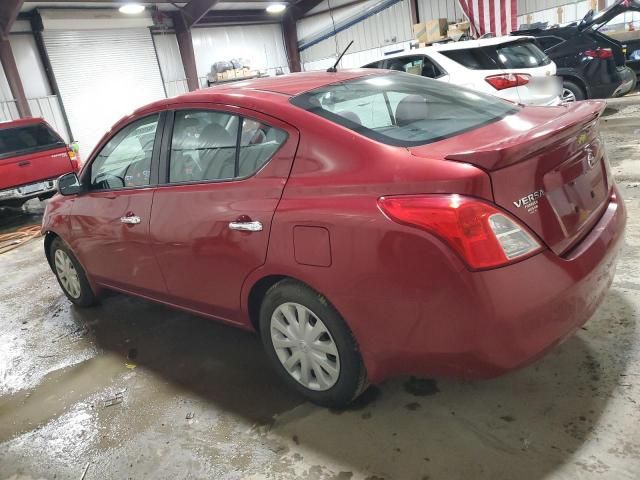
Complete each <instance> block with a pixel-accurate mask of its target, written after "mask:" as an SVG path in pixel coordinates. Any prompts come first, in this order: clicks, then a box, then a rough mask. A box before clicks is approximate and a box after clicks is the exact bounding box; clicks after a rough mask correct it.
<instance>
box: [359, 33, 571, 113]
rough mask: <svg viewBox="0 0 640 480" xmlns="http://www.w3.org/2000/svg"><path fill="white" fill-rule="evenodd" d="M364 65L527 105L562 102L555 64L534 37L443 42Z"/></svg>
mask: <svg viewBox="0 0 640 480" xmlns="http://www.w3.org/2000/svg"><path fill="white" fill-rule="evenodd" d="M364 67H365V68H384V69H388V70H399V71H403V72H407V73H414V74H417V75H422V76H423V77H429V78H434V79H436V80H440V81H443V82H448V83H452V84H455V85H460V86H462V87H467V88H471V89H473V90H478V91H481V92H484V93H489V94H492V95H495V96H497V97H501V98H504V99H505V100H510V101H512V102H516V103H521V104H525V105H558V104H559V103H561V98H560V94H561V85H562V82H561V79H560V78H559V77H556V64H555V63H554V62H553V61H551V60H550V59H549V57H547V56H546V55H545V54H544V52H543V51H542V50H540V48H538V46H537V45H536V43H535V39H534V38H533V37H517V38H514V37H496V38H487V39H481V40H469V41H465V42H451V43H443V44H439V45H433V46H430V47H423V48H418V49H411V50H409V51H404V52H401V53H396V54H393V55H388V56H386V57H384V58H382V59H380V60H377V61H375V62H372V63H368V64H367V65H364Z"/></svg>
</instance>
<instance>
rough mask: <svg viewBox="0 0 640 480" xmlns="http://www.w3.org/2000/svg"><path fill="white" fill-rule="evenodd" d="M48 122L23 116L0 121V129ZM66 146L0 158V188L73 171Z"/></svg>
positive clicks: (16, 185)
mask: <svg viewBox="0 0 640 480" xmlns="http://www.w3.org/2000/svg"><path fill="white" fill-rule="evenodd" d="M38 124H45V125H47V126H48V127H49V128H51V127H50V126H49V124H47V122H45V121H44V120H43V119H41V118H24V119H21V120H12V121H10V122H3V123H0V130H5V129H10V128H18V127H23V126H28V125H38ZM67 151H68V149H67V147H66V146H62V147H56V148H52V149H47V150H42V151H37V152H32V153H25V154H23V155H16V156H12V157H8V158H4V159H2V160H0V172H1V174H0V190H3V189H6V188H11V187H18V186H20V185H27V184H29V183H34V182H39V181H41V180H48V179H51V178H57V177H59V176H60V175H63V174H65V173H69V172H72V171H74V169H73V165H72V164H71V160H70V159H69V155H68V153H67Z"/></svg>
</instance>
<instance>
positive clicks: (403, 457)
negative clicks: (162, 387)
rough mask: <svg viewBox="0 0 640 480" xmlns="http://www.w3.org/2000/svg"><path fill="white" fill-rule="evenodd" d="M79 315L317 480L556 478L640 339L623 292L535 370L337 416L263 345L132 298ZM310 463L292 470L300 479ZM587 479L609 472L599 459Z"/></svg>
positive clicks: (409, 388)
mask: <svg viewBox="0 0 640 480" xmlns="http://www.w3.org/2000/svg"><path fill="white" fill-rule="evenodd" d="M72 315H74V316H75V320H76V321H77V322H78V323H79V324H84V325H86V326H87V327H88V328H89V330H90V332H91V335H92V336H93V337H94V338H95V342H96V343H97V345H98V346H99V347H101V348H103V349H105V350H108V351H110V352H113V353H116V354H117V355H120V356H121V357H122V360H123V361H133V362H135V363H137V364H138V365H139V366H143V367H145V368H146V369H148V370H150V371H153V372H154V373H156V374H157V375H159V376H160V377H161V378H163V379H164V380H165V381H167V382H171V383H172V384H173V385H175V386H177V387H179V388H180V389H185V390H188V391H191V392H193V393H195V394H197V395H198V396H200V397H201V398H202V399H204V400H205V401H206V402H207V403H209V404H210V405H211V406H212V407H213V408H215V409H222V410H225V411H229V412H232V413H233V414H234V415H237V416H238V417H241V418H245V419H247V420H249V421H251V422H257V423H259V424H264V425H270V426H271V428H272V430H271V432H270V433H269V436H270V437H271V438H272V439H274V438H275V439H280V440H282V439H285V440H287V441H292V442H293V443H292V448H293V449H298V450H301V451H303V450H306V451H308V452H314V453H313V455H320V456H321V457H323V458H324V460H318V462H319V464H318V466H317V470H316V471H315V472H313V471H307V472H305V476H306V477H307V478H330V477H327V476H326V475H324V474H323V471H324V470H323V469H324V468H325V467H324V466H323V465H322V463H323V462H324V464H325V465H326V463H331V464H333V463H336V464H339V465H344V464H346V465H350V466H352V469H353V471H355V472H362V471H373V472H376V473H378V474H381V475H384V477H386V478H393V479H403V478H478V477H485V478H487V477H490V478H516V476H517V477H519V478H521V479H540V478H544V477H545V476H546V475H547V474H549V473H550V472H553V471H555V470H557V469H558V468H560V467H561V466H562V465H563V464H565V463H567V462H571V457H572V454H573V453H574V452H576V451H577V450H578V449H579V448H580V447H581V445H582V444H583V443H584V442H585V440H587V438H588V437H589V436H590V435H593V430H594V426H595V425H596V423H597V422H598V420H599V418H600V416H601V414H602V412H603V410H604V409H605V408H606V407H607V404H608V401H609V399H610V397H611V395H612V393H613V391H614V390H615V389H616V388H621V387H620V382H621V378H622V377H621V375H622V372H623V371H624V369H625V366H626V363H627V359H628V350H629V349H630V348H631V341H632V338H633V336H634V335H633V333H634V328H635V323H634V321H633V319H632V317H633V313H632V307H631V306H630V305H629V304H628V303H627V302H626V300H625V299H624V298H623V297H622V296H621V295H620V294H618V293H617V292H616V291H612V292H611V293H610V294H609V295H608V297H607V299H606V301H605V304H604V305H603V306H602V307H601V309H600V310H599V312H598V313H597V314H596V316H595V317H594V319H592V321H591V322H589V323H588V324H587V326H586V327H585V329H583V330H582V331H580V332H579V334H578V335H576V336H574V337H572V338H570V339H569V340H568V341H567V342H566V343H564V344H563V345H561V346H560V347H558V348H556V349H555V350H554V351H552V352H551V353H550V354H549V355H548V356H547V357H545V358H544V359H542V360H541V361H539V362H537V363H536V364H534V365H532V366H530V367H528V368H526V369H524V370H521V371H519V372H514V373H512V374H510V375H507V376H505V377H502V378H499V379H495V380H490V381H450V380H441V381H438V382H437V383H436V382H433V381H425V380H418V379H403V380H398V381H393V382H389V383H387V384H385V385H383V386H381V387H372V388H371V389H370V390H369V391H368V392H367V393H366V394H365V396H364V398H363V399H362V400H361V401H359V402H357V403H356V405H355V406H354V407H353V408H351V409H348V410H345V411H342V412H336V411H329V410H326V409H321V408H318V407H315V406H313V405H311V404H309V403H304V402H303V401H302V399H301V398H299V397H298V396H297V395H296V394H294V393H292V392H290V391H289V390H287V389H286V388H285V386H284V385H283V384H282V383H281V382H280V381H279V380H278V378H277V377H276V375H274V374H273V372H272V371H271V369H270V367H269V366H268V364H267V359H266V357H265V355H264V354H263V353H262V349H261V345H260V342H259V339H258V338H257V337H255V336H253V335H251V334H248V333H245V332H242V331H240V330H236V329H234V328H231V327H227V326H224V325H220V324H217V323H215V322H211V321H209V320H205V319H200V318H196V317H193V316H190V315H186V314H182V313H176V312H173V311H171V310H167V309H165V308H164V307H162V306H159V305H155V304H152V303H149V302H145V301H142V300H138V299H133V298H128V297H125V296H121V295H113V296H109V297H107V298H106V299H104V301H103V303H102V304H101V305H100V306H99V307H98V308H95V309H91V310H76V309H73V310H72ZM127 359H128V360H127ZM294 407H297V408H294ZM274 415H276V416H278V417H277V421H276V422H275V423H274V424H273V425H272V423H273V417H274ZM285 455H286V454H285ZM303 459H304V455H301V454H299V453H296V454H295V455H293V456H292V457H290V458H289V459H288V462H289V465H290V467H291V468H292V469H294V468H295V462H301V461H303ZM308 462H309V459H306V463H307V464H308ZM577 467H578V468H582V469H584V470H585V471H587V472H603V473H604V472H606V471H607V465H606V464H605V463H603V462H601V461H600V460H599V459H598V458H595V457H594V458H593V459H592V461H591V460H590V461H589V462H586V463H585V462H582V463H578V464H577ZM323 475H324V476H323ZM347 478H348V477H347ZM371 478H375V477H371Z"/></svg>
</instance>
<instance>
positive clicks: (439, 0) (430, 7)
mask: <svg viewBox="0 0 640 480" xmlns="http://www.w3.org/2000/svg"><path fill="white" fill-rule="evenodd" d="M565 1H566V0H565ZM418 16H419V17H420V21H421V22H424V21H426V20H433V19H436V18H446V19H447V20H449V21H450V22H457V21H460V20H464V19H465V18H466V17H465V16H464V13H462V9H461V8H460V4H459V3H458V0H418Z"/></svg>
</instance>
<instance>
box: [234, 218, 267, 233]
mask: <svg viewBox="0 0 640 480" xmlns="http://www.w3.org/2000/svg"><path fill="white" fill-rule="evenodd" d="M229 228H230V229H231V230H242V231H243V232H259V231H261V230H262V223H260V222H258V221H248V222H229Z"/></svg>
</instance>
